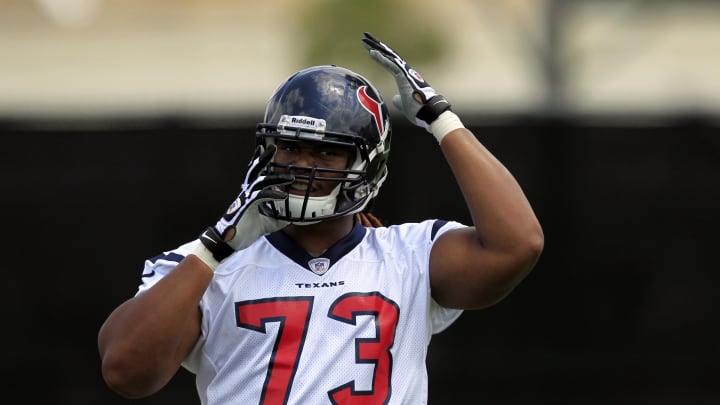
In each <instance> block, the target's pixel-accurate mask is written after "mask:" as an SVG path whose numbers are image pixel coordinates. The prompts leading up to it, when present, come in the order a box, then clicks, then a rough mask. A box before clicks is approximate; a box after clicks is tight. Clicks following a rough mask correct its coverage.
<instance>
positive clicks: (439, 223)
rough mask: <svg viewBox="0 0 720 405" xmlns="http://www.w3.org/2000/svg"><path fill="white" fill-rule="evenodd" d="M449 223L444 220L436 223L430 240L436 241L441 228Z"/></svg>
mask: <svg viewBox="0 0 720 405" xmlns="http://www.w3.org/2000/svg"><path fill="white" fill-rule="evenodd" d="M447 223H448V221H444V220H442V219H438V220H437V221H435V222H434V223H433V226H432V231H430V240H432V241H434V240H435V236H436V235H437V233H438V231H439V230H440V228H442V227H443V226H445V224H447Z"/></svg>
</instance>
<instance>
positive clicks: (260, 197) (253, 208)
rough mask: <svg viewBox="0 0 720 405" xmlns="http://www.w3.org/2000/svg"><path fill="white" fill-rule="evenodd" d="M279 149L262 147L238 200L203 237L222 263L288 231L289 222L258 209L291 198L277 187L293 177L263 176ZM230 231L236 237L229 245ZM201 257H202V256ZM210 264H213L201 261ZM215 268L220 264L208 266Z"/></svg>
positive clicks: (258, 149)
mask: <svg viewBox="0 0 720 405" xmlns="http://www.w3.org/2000/svg"><path fill="white" fill-rule="evenodd" d="M276 151H277V147H276V146H275V145H274V144H271V145H268V147H267V149H263V147H262V146H258V147H257V149H256V150H255V155H254V156H253V159H252V160H251V161H250V164H249V165H248V171H247V173H246V175H245V181H244V182H243V184H242V189H241V191H240V194H239V195H238V196H237V198H236V199H235V200H234V201H233V202H232V203H231V204H230V206H229V207H228V209H227V211H226V212H225V214H224V215H223V216H222V217H221V218H220V220H218V222H217V224H215V226H211V227H208V228H207V229H206V230H205V231H204V232H203V233H202V234H201V235H200V238H199V239H200V242H202V245H203V246H204V247H205V248H207V250H209V251H210V252H211V253H212V256H213V258H214V259H215V260H216V261H217V262H220V261H222V260H223V259H225V258H226V257H228V256H230V255H231V254H232V253H233V252H235V251H236V250H242V249H245V248H246V247H248V246H250V245H251V244H252V243H253V242H255V241H256V240H257V239H258V238H260V237H261V236H263V235H265V234H268V233H270V232H275V231H277V230H280V229H282V228H284V227H285V226H286V225H288V223H289V222H286V221H280V220H277V219H275V218H271V217H268V216H266V215H262V214H261V213H260V211H259V209H258V207H259V205H260V204H261V203H263V202H265V201H283V200H285V199H286V198H288V194H287V193H286V192H284V191H281V190H278V189H275V188H274V187H275V186H280V185H284V184H290V183H292V182H293V181H294V180H295V177H294V176H293V175H291V174H269V175H263V176H261V175H260V173H261V172H262V171H263V169H265V167H266V166H267V165H268V163H270V161H271V160H272V159H273V157H274V156H275V152H276ZM230 231H234V234H233V235H232V237H231V238H230V239H228V240H227V241H226V240H225V237H226V236H227V235H228V233H229V232H230ZM198 256H202V253H201V254H198ZM201 259H203V261H205V262H206V263H207V262H208V261H211V262H212V260H205V259H208V258H207V257H201ZM208 264H209V265H211V267H213V268H214V265H217V264H216V263H208Z"/></svg>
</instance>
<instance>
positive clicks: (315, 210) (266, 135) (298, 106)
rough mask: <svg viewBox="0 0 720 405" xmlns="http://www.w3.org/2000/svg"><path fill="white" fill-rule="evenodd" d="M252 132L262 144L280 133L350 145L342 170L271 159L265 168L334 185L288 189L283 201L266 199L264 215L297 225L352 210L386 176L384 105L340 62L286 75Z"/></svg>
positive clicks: (387, 147)
mask: <svg viewBox="0 0 720 405" xmlns="http://www.w3.org/2000/svg"><path fill="white" fill-rule="evenodd" d="M256 135H257V143H258V144H260V145H263V146H267V145H269V144H271V143H274V142H275V141H276V139H278V138H280V139H287V140H303V141H313V142H321V143H330V144H333V145H340V146H347V147H350V148H352V149H353V150H354V151H355V152H354V156H351V158H350V159H349V163H348V167H347V168H345V169H343V170H338V169H330V168H328V169H324V168H322V167H299V166H294V165H281V164H279V163H277V162H271V163H270V164H269V165H268V167H267V171H268V172H272V171H274V170H276V169H277V168H279V167H282V168H283V170H291V171H292V172H293V174H295V177H296V178H300V179H303V180H305V181H307V182H309V183H312V182H313V181H334V182H337V186H336V187H335V188H334V189H333V191H332V192H331V193H330V194H329V195H327V196H322V197H312V196H310V189H311V187H308V188H307V190H308V191H307V192H306V193H305V195H304V196H303V195H294V194H290V196H289V197H288V199H287V200H285V201H281V202H267V203H265V204H263V205H262V206H261V208H260V211H261V213H263V214H264V215H268V216H271V217H274V218H277V219H280V220H285V221H289V222H292V223H295V224H301V225H302V224H312V223H316V222H318V221H321V220H324V219H330V218H337V217H340V216H344V215H350V214H354V213H357V212H360V211H362V210H363V209H364V208H365V207H366V206H367V205H368V203H369V202H371V201H372V200H373V199H374V198H375V196H377V194H378V191H379V190H380V187H381V186H382V184H383V182H384V181H385V179H386V178H387V174H388V170H387V160H388V156H389V153H390V138H391V128H390V120H389V115H388V110H387V107H386V105H385V103H384V102H383V100H382V98H381V97H380V93H379V92H378V91H377V90H376V89H375V87H374V86H373V85H372V84H371V83H370V82H369V81H368V80H367V79H365V78H364V77H362V76H361V75H359V74H357V73H355V72H353V71H351V70H348V69H345V68H342V67H338V66H334V65H325V66H314V67H310V68H307V69H303V70H301V71H299V72H297V73H295V74H293V75H292V76H290V77H289V78H287V79H286V80H285V81H284V82H283V83H282V84H281V85H280V86H279V87H278V89H277V90H276V91H275V93H274V94H273V95H272V97H271V98H270V101H269V102H268V105H267V108H266V110H265V118H264V122H262V123H260V124H258V125H257V130H256ZM318 172H333V173H341V174H342V176H341V177H327V176H321V175H318Z"/></svg>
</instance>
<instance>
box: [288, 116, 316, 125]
mask: <svg viewBox="0 0 720 405" xmlns="http://www.w3.org/2000/svg"><path fill="white" fill-rule="evenodd" d="M290 122H291V123H293V124H298V125H312V126H315V120H313V119H310V118H298V117H292V118H291V119H290Z"/></svg>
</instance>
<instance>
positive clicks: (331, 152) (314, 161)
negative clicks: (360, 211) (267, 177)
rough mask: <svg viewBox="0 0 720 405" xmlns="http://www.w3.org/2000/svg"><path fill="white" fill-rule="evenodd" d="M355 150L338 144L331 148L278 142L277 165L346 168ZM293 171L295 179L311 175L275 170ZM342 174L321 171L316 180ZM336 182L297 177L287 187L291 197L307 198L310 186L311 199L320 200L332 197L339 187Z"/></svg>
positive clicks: (299, 170) (305, 170)
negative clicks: (336, 187) (322, 197)
mask: <svg viewBox="0 0 720 405" xmlns="http://www.w3.org/2000/svg"><path fill="white" fill-rule="evenodd" d="M352 152H353V150H352V149H351V148H348V147H343V146H338V145H328V144H324V143H320V142H309V141H290V140H284V139H277V153H276V154H275V162H276V163H278V164H281V165H292V166H303V167H308V168H328V169H346V168H347V167H348V162H349V160H350V156H351V153H352ZM288 170H289V171H290V172H291V173H293V174H295V175H296V176H301V175H309V170H307V169H299V168H296V167H294V168H290V169H280V168H276V171H278V172H280V171H288ZM343 176H344V174H343V173H337V172H331V171H322V170H318V171H317V172H316V173H315V177H332V178H340V177H343ZM337 184H338V183H337V182H335V181H321V180H317V179H316V180H313V181H312V183H310V182H308V180H307V179H302V178H297V179H296V180H295V181H294V182H293V183H292V184H290V185H289V186H288V190H287V191H288V192H289V193H290V194H297V195H305V193H306V192H307V188H308V187H310V188H311V190H310V196H311V197H320V196H325V195H328V194H330V192H331V191H332V190H333V188H335V186H337Z"/></svg>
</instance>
